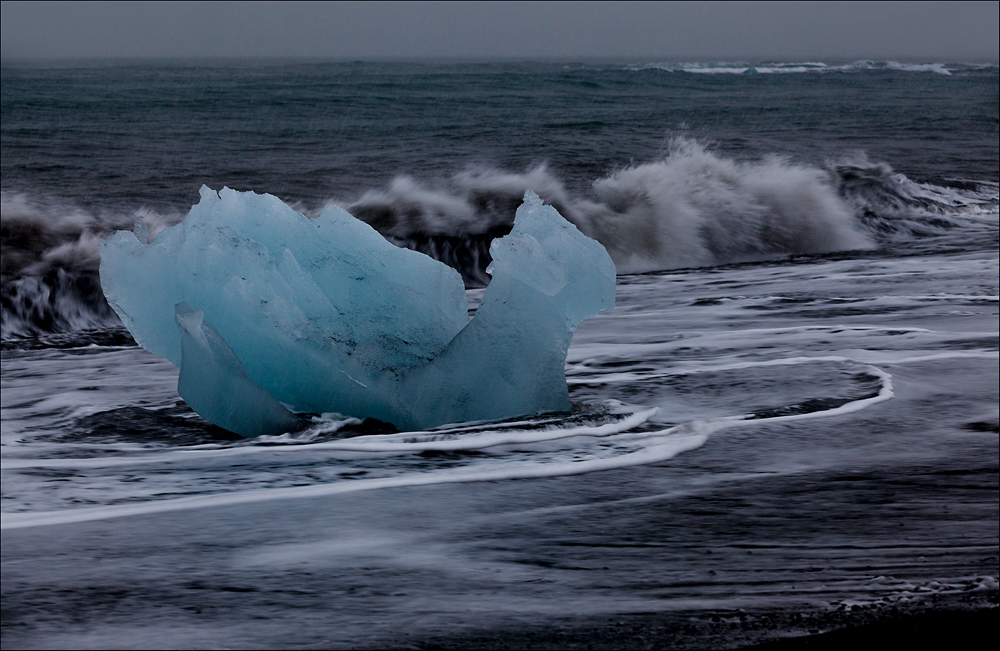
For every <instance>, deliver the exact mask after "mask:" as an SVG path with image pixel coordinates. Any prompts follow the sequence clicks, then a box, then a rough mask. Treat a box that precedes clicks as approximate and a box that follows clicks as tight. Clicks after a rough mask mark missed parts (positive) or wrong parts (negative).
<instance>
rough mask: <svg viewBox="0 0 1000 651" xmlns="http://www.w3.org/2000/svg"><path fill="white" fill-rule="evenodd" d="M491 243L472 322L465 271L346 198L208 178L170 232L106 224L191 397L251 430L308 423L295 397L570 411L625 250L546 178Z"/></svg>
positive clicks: (134, 300)
mask: <svg viewBox="0 0 1000 651" xmlns="http://www.w3.org/2000/svg"><path fill="white" fill-rule="evenodd" d="M490 251H491V254H492V256H493V259H494V262H493V265H492V272H493V280H492V282H491V283H490V286H489V287H488V288H487V290H486V293H485V294H484V297H483V302H482V304H481V305H480V307H479V310H478V312H477V314H476V317H475V318H474V319H472V320H471V321H470V320H469V318H468V311H467V308H468V303H467V300H466V296H465V291H464V287H463V284H462V279H461V276H460V275H459V274H458V273H457V272H456V271H454V270H453V269H451V268H449V267H447V266H446V265H444V264H442V263H440V262H438V261H436V260H433V259H432V258H429V257H427V256H425V255H423V254H420V253H417V252H414V251H409V250H406V249H401V248H398V247H396V246H394V245H392V244H390V243H389V242H388V241H386V240H385V238H383V237H382V236H381V235H380V234H379V233H377V232H376V231H375V230H374V229H372V228H371V227H370V226H368V225H367V224H365V223H364V222H362V221H360V220H357V219H355V218H354V217H352V216H351V215H350V214H349V213H347V212H346V211H345V210H343V209H341V208H339V207H337V206H328V207H327V208H326V209H324V211H323V212H322V214H320V215H319V217H317V218H315V219H309V218H307V217H305V216H304V215H302V214H301V213H299V212H296V211H295V210H292V209H291V208H289V207H288V206H287V205H285V204H284V203H282V202H281V201H280V200H279V199H277V198H276V197H273V196H270V195H266V194H264V195H258V194H255V193H253V192H237V191H234V190H230V189H228V188H224V189H223V190H222V191H221V192H215V191H213V190H210V189H209V188H207V187H203V188H202V190H201V201H200V202H199V203H198V204H197V205H196V206H194V207H193V208H192V209H191V212H190V213H189V214H188V215H187V217H186V218H185V220H184V222H183V223H181V224H178V225H176V226H173V227H170V228H165V229H163V231H161V232H160V233H159V234H158V235H157V236H156V238H155V239H154V240H153V242H152V243H150V244H146V242H145V239H144V238H142V241H140V238H137V237H136V236H135V234H134V233H132V232H129V231H118V232H117V233H116V234H115V235H114V236H112V237H111V238H109V239H108V240H106V241H105V242H104V243H103V244H102V246H101V266H100V277H101V286H102V289H103V290H104V293H105V295H106V297H107V298H108V302H109V304H110V305H111V306H112V308H113V309H114V310H115V312H116V313H117V314H118V316H119V317H120V318H121V320H122V322H123V323H124V324H125V325H126V327H127V328H128V329H129V331H130V332H131V333H132V335H133V337H135V340H136V341H137V342H138V343H139V344H140V345H141V346H143V347H144V348H146V349H147V350H150V351H152V352H154V353H157V354H159V355H162V356H163V357H166V358H167V359H169V360H170V361H171V362H173V363H174V364H175V365H177V366H178V367H180V369H181V373H180V377H179V381H178V392H179V393H180V394H181V396H182V397H183V398H184V399H185V400H186V401H187V402H188V403H189V404H190V405H191V407H192V408H193V409H194V410H195V411H197V412H198V413H199V414H201V415H202V416H203V417H205V418H206V419H207V420H209V421H211V422H213V423H215V424H217V425H219V426H220V427H224V428H226V429H228V430H231V431H234V432H236V433H238V434H241V435H243V436H257V435H260V434H264V433H267V434H273V433H275V432H281V431H289V430H290V429H294V428H295V427H296V426H297V421H298V419H297V418H296V417H295V416H294V415H293V414H292V413H291V412H313V413H324V412H337V413H341V414H345V415H349V416H356V417H359V418H377V419H379V420H383V421H386V422H390V423H393V424H394V425H396V426H397V427H400V428H407V429H408V428H419V427H432V426H436V425H441V424H444V423H449V422H459V421H466V420H479V419H494V418H506V417H513V416H519V415H524V414H530V413H536V412H539V411H565V410H568V409H569V395H568V391H567V388H566V381H565V375H564V370H563V367H564V363H565V359H566V353H567V351H568V347H569V343H570V341H571V339H572V336H573V332H574V331H575V329H576V327H577V325H579V323H580V322H581V321H582V320H583V319H585V318H588V317H589V316H593V315H595V314H597V313H598V312H599V311H600V310H611V309H613V308H614V299H615V267H614V264H613V263H612V262H611V258H610V257H609V256H608V254H607V251H606V250H605V249H604V247H603V246H601V245H600V244H599V243H597V242H596V241H594V240H592V239H590V238H588V237H586V236H584V235H583V234H582V233H580V232H579V231H578V230H577V229H576V227H575V226H573V225H572V224H570V223H569V222H567V221H566V220H565V219H563V218H562V217H561V216H560V215H559V213H558V211H556V209H555V208H553V207H552V206H547V205H544V204H543V203H542V201H541V200H540V199H539V198H538V197H537V195H535V194H534V193H533V192H531V191H528V192H526V193H525V198H524V203H523V204H522V205H521V207H520V208H518V210H517V214H516V216H515V221H514V227H513V230H512V231H511V233H510V234H509V235H508V236H506V237H504V238H501V239H497V240H494V242H493V244H492V245H491V247H490ZM289 410H291V411H289Z"/></svg>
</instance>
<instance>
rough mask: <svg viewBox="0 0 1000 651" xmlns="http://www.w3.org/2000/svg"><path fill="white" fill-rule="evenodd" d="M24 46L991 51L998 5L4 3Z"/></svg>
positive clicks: (693, 52) (197, 53) (801, 55)
mask: <svg viewBox="0 0 1000 651" xmlns="http://www.w3.org/2000/svg"><path fill="white" fill-rule="evenodd" d="M0 10H2V16H0V18H2V20H0V35H2V39H0V52H2V56H3V58H4V59H5V60H9V59H11V58H22V57H24V58H35V57H46V58H48V57H56V58H62V57H164V56H168V57H177V56H181V57H187V56H190V57H214V56H236V57H244V56H254V57H275V56H278V57H282V56H289V57H302V56H304V57H323V58H359V59H360V58H383V57H393V58H396V57H459V58H586V57H616V58H620V57H624V58H637V59H701V60H718V59H727V58H729V59H734V58H746V59H758V58H765V59H785V60H802V59H811V58H847V59H860V58H872V59H922V60H928V61H970V60H987V61H996V60H997V59H998V51H1000V4H998V3H997V2H951V3H943V2H927V3H920V2H891V3H883V2H872V3H857V4H856V3H839V2H817V3H798V2H796V3H781V2H760V3H743V2H718V3H673V2H664V3H642V2H639V3H631V2H623V3H611V2H593V3H585V2H566V3H550V2H525V3H520V2H518V3H447V2H409V3H396V2H387V3H358V2H333V3H290V2H285V3H272V2H260V3H219V2H206V3H177V4H174V3H160V2H150V3H137V2H121V3H103V2H67V3H64V2H37V3H36V2H3V3H2V6H0Z"/></svg>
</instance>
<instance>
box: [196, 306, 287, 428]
mask: <svg viewBox="0 0 1000 651" xmlns="http://www.w3.org/2000/svg"><path fill="white" fill-rule="evenodd" d="M176 315H177V324H178V325H179V326H180V330H181V372H180V375H179V376H178V378H177V393H179V394H180V396H181V397H182V398H184V401H185V402H187V403H188V405H190V406H191V408H192V409H194V410H195V411H196V412H198V413H199V414H201V416H203V417H204V418H205V419H206V420H209V421H211V422H213V423H215V424H216V425H218V426H219V427H223V428H225V429H227V430H229V431H230V432H235V433H237V434H239V435H241V436H247V437H253V436H260V435H262V434H269V435H278V434H283V433H285V432H292V431H295V430H298V429H301V428H302V421H300V420H299V419H298V418H296V417H295V416H294V415H293V414H292V413H291V412H290V411H288V410H287V409H285V407H284V406H283V405H282V404H281V403H280V402H278V401H277V400H275V399H274V398H273V397H272V396H271V394H269V393H268V392H267V391H265V390H264V389H262V388H261V387H260V386H258V385H257V383H256V382H254V381H253V379H251V377H250V375H249V374H248V373H247V371H246V369H245V368H244V367H243V364H242V363H241V362H240V360H239V359H238V358H237V357H236V354H235V353H234V352H233V351H232V349H231V348H230V347H229V346H228V345H227V344H226V342H225V340H224V339H223V338H222V336H221V335H219V333H218V331H216V329H215V328H213V327H212V326H211V324H209V323H208V322H207V321H205V315H204V313H202V312H195V311H193V310H192V309H191V307H190V306H189V305H188V304H187V303H179V304H178V305H177V306H176Z"/></svg>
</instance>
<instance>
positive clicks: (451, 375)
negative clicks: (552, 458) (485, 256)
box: [394, 190, 615, 427]
mask: <svg viewBox="0 0 1000 651" xmlns="http://www.w3.org/2000/svg"><path fill="white" fill-rule="evenodd" d="M490 255H491V256H492V257H493V263H492V265H491V271H492V274H493V280H492V281H491V282H490V284H489V286H488V287H487V288H486V291H485V292H484V294H483V300H482V303H481V304H480V306H479V309H478V310H477V311H476V316H475V318H474V319H473V320H472V322H471V323H469V325H468V326H466V327H465V329H463V330H462V332H460V333H459V334H458V336H457V337H455V339H454V340H453V341H452V342H451V343H450V344H449V345H448V347H447V348H445V350H444V351H443V352H442V353H441V354H440V355H439V356H438V357H437V358H436V359H434V360H433V361H432V362H431V363H430V364H428V365H426V366H422V367H418V368H414V369H411V370H410V371H407V372H406V374H405V375H404V377H403V381H402V384H403V386H404V387H405V390H404V391H403V393H404V394H406V395H408V396H412V397H411V399H410V400H408V401H407V404H408V406H409V410H408V413H407V414H406V415H405V416H406V418H399V419H397V420H398V421H400V422H402V423H405V424H407V425H410V426H418V427H429V426H432V425H440V424H443V423H447V422H459V421H466V420H479V419H495V418H507V417H512V416H519V415H522V414H531V413H536V412H540V411H569V408H570V402H569V391H568V390H567V387H566V376H565V370H564V367H565V364H566V353H567V352H568V350H569V344H570V341H571V340H572V338H573V333H574V332H575V331H576V327H577V326H578V325H579V324H580V322H581V321H582V320H584V319H586V318H588V317H591V316H594V315H596V314H597V313H598V312H600V311H601V310H608V311H610V310H613V309H614V305H615V266H614V263H613V262H612V261H611V257H610V256H609V255H608V253H607V251H606V250H605V248H604V247H603V246H602V245H601V244H600V243H598V242H597V241H596V240H592V239H590V238H589V237H587V236H585V235H584V234H583V233H581V232H580V231H579V230H577V228H576V226H574V225H573V224H571V223H570V222H568V221H566V220H565V219H563V218H562V216H561V215H560V214H559V213H558V212H557V211H556V209H555V208H553V207H552V206H546V205H543V204H542V201H541V199H539V198H538V196H537V195H536V194H535V193H534V192H532V191H530V190H529V191H528V192H526V193H525V196H524V203H523V204H522V205H521V207H520V208H518V210H517V213H516V215H515V219H514V228H513V229H512V230H511V232H510V234H509V235H507V236H506V237H504V238H501V239H496V240H493V243H492V244H491V245H490ZM394 422H397V421H394Z"/></svg>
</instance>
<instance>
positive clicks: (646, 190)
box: [0, 139, 998, 340]
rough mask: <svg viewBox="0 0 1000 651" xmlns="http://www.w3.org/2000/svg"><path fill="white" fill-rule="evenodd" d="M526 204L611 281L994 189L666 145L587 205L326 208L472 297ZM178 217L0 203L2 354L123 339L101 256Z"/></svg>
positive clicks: (925, 218)
mask: <svg viewBox="0 0 1000 651" xmlns="http://www.w3.org/2000/svg"><path fill="white" fill-rule="evenodd" d="M254 189H256V190H258V191H261V190H266V189H265V188H254ZM527 189H531V190H534V191H535V192H536V193H537V194H538V195H539V196H541V197H542V198H543V199H544V200H545V201H546V202H547V203H550V204H552V205H554V206H555V207H556V208H557V209H558V210H559V212H560V213H561V214H562V215H563V216H565V217H566V218H567V219H569V220H570V221H572V222H573V223H575V224H576V225H577V226H578V227H579V228H580V229H581V230H582V231H583V232H584V233H586V234H588V235H590V236H591V237H594V238H595V239H597V240H599V241H600V242H601V243H602V244H604V245H605V246H606V247H607V249H608V251H609V252H610V254H611V256H612V258H613V259H614V261H615V264H616V265H617V267H618V271H619V273H636V272H646V271H655V270H663V269H675V268H683V267H699V266H712V265H718V264H727V263H735V262H747V261H755V260H766V259H774V258H780V257H785V256H788V255H803V254H817V253H828V252H834V251H845V250H856V249H871V248H875V247H876V246H878V245H880V244H883V243H885V242H888V241H893V240H898V239H904V240H905V239H912V238H915V237H923V236H928V235H934V234H939V233H941V232H944V231H946V230H948V229H949V228H952V227H954V226H955V225H956V224H958V223H959V222H962V221H963V220H968V219H969V218H970V217H975V216H976V215H978V214H990V215H995V214H996V212H997V198H998V187H997V184H996V183H991V182H982V181H971V180H948V181H939V182H938V184H932V183H920V182H917V181H914V180H911V179H909V178H907V177H906V176H904V175H903V174H899V173H897V172H895V171H894V170H893V169H892V168H891V167H889V166H888V165H886V164H884V163H872V162H870V161H868V160H867V159H865V158H864V157H861V156H858V157H855V158H853V159H850V160H841V161H835V162H831V163H829V164H827V165H825V166H822V167H819V166H809V165H803V164H801V163H796V162H793V161H791V160H789V159H787V158H782V157H776V156H770V157H765V158H762V159H760V160H750V161H740V160H735V159H732V158H728V157H726V156H723V155H721V154H719V153H718V152H714V151H711V150H710V149H708V148H707V147H706V146H705V145H703V144H701V143H699V142H697V141H693V140H688V139H676V140H674V141H673V143H672V144H671V146H670V147H669V149H668V151H667V153H666V154H665V155H664V156H663V157H662V158H661V159H659V160H656V161H652V162H648V163H643V164H638V165H633V166H630V167H626V168H623V169H619V170H617V171H615V172H613V173H611V174H609V175H607V176H605V177H603V178H600V179H597V180H595V181H593V182H591V183H590V184H589V187H587V188H586V189H585V191H574V190H572V189H571V188H570V187H568V186H567V185H566V183H564V182H563V180H561V179H560V178H558V176H557V175H556V174H554V173H553V172H552V171H550V170H549V168H548V167H547V166H546V165H544V164H543V165H538V166H535V167H532V168H530V169H528V170H527V171H525V172H508V171H503V170H497V169H472V170H464V171H461V172H459V173H456V174H455V175H453V176H452V177H451V178H450V179H447V180H446V181H443V182H441V183H439V184H437V185H431V184H428V183H425V182H421V181H419V180H417V179H414V178H412V177H410V176H397V177H396V178H395V179H393V180H392V181H391V182H390V183H389V184H388V186H386V187H383V188H374V189H368V190H365V191H362V192H361V193H360V194H359V195H357V196H355V197H354V198H352V199H351V198H349V199H347V200H345V199H343V198H335V199H333V200H332V202H334V203H337V204H339V205H341V206H344V207H345V208H347V210H349V211H350V212H351V213H352V214H354V215H355V216H357V217H358V218H359V219H362V220H364V221H366V222H367V223H369V224H371V225H372V226H373V227H374V228H376V229H377V230H378V231H379V232H381V233H382V234H383V235H385V236H386V238H387V239H389V240H390V241H392V242H394V243H395V244H397V245H399V246H405V247H407V248H411V249H414V250H417V251H421V252H423V253H426V254H428V255H430V256H432V257H434V258H436V259H438V260H441V261H442V262H444V263H446V264H448V265H450V266H452V267H454V268H456V269H457V270H459V271H460V272H461V273H462V275H463V277H464V279H465V281H466V284H467V285H468V286H482V285H485V284H487V283H488V282H489V276H488V274H486V268H487V266H488V265H489V263H490V255H489V245H490V242H492V240H493V239H494V238H496V237H499V236H503V235H505V234H507V232H509V230H510V228H511V225H512V222H513V217H514V212H515V210H516V208H517V206H518V205H520V203H521V200H522V197H523V196H524V191H525V190H527ZM321 209H322V206H315V207H312V208H311V209H310V208H306V209H305V211H304V212H306V213H307V214H311V213H313V212H315V213H317V214H318V212H319V211H320V210H321ZM183 216H184V212H182V211H177V212H173V213H168V214H162V213H157V212H154V211H151V210H147V209H139V210H135V211H131V212H128V211H119V212H112V213H108V214H105V213H100V214H95V213H92V212H88V211H85V210H83V209H81V208H79V207H76V206H67V205H65V204H59V203H53V202H45V201H42V200H39V199H37V198H35V197H30V196H28V195H25V194H19V193H18V194H15V193H7V192H5V193H4V194H3V196H2V211H0V225H2V242H0V243H2V286H0V307H2V321H0V329H2V330H0V332H2V337H3V339H5V340H9V339H12V338H20V337H26V336H35V335H39V334H42V333H54V332H74V331H80V330H86V329H91V328H107V327H109V326H116V325H119V322H118V319H117V317H116V316H115V314H114V313H113V312H112V310H111V309H110V308H109V306H108V305H107V302H106V301H105V299H104V295H103V293H102V292H101V288H100V282H99V278H98V267H99V263H100V259H99V247H98V245H99V242H100V241H101V239H102V238H104V237H106V236H108V235H109V234H111V233H113V232H114V231H115V230H117V229H122V228H131V227H132V226H133V224H134V223H135V221H136V220H140V219H141V220H142V222H143V223H144V224H145V225H146V227H147V228H148V231H149V238H150V240H152V239H153V238H155V236H156V234H157V233H159V231H160V230H162V229H163V228H164V227H166V226H170V225H172V224H175V223H178V222H179V221H180V220H182V219H183Z"/></svg>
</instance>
